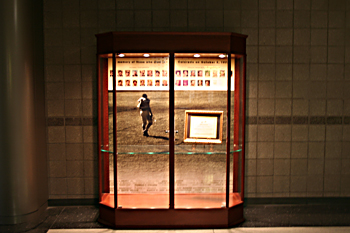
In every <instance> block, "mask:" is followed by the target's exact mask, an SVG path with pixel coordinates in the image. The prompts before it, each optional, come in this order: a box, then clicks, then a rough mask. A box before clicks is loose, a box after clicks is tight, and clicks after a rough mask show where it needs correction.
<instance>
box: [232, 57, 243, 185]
mask: <svg viewBox="0 0 350 233" xmlns="http://www.w3.org/2000/svg"><path fill="white" fill-rule="evenodd" d="M239 67H240V62H239V59H238V58H236V59H235V93H234V119H233V123H234V126H233V150H237V149H238V146H239V124H240V122H239V115H240V111H239V110H240V92H241V86H240V79H241V77H240V72H239ZM238 156H239V152H234V153H233V192H238Z"/></svg>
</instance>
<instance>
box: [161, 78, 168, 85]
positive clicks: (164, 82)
mask: <svg viewBox="0 0 350 233" xmlns="http://www.w3.org/2000/svg"><path fill="white" fill-rule="evenodd" d="M162 86H163V87H167V86H168V80H166V79H163V81H162Z"/></svg>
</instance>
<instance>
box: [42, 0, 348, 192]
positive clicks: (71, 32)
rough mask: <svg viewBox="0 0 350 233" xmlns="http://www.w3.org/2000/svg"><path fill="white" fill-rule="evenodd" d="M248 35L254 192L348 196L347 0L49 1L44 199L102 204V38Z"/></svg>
mask: <svg viewBox="0 0 350 233" xmlns="http://www.w3.org/2000/svg"><path fill="white" fill-rule="evenodd" d="M106 31H213V32H214V31H218V32H222V31H227V32H238V33H243V34H247V35H248V36H249V37H248V40H247V54H248V57H247V62H248V64H247V98H248V101H247V116H248V121H247V122H248V123H247V125H246V132H247V145H246V147H247V153H246V158H247V163H246V165H247V168H246V181H247V183H246V184H247V187H246V192H247V195H246V196H247V197H329V196H335V197H346V196H350V172H349V171H350V169H349V167H350V2H349V1H346V0H99V1H98V0H44V36H45V77H46V83H45V84H46V107H47V132H48V137H47V146H48V161H49V162H48V164H49V174H48V175H49V198H50V199H72V198H96V197H97V195H98V193H97V185H98V184H97V176H98V174H97V160H96V159H97V145H96V142H97V135H96V132H97V129H96V123H95V122H96V121H95V119H96V117H97V115H96V99H97V96H96V71H95V70H96V39H95V36H94V35H95V34H96V33H100V32H106Z"/></svg>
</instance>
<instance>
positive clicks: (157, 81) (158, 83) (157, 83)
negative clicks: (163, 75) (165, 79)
mask: <svg viewBox="0 0 350 233" xmlns="http://www.w3.org/2000/svg"><path fill="white" fill-rule="evenodd" d="M155 85H156V87H159V86H160V80H159V79H157V80H156V81H155Z"/></svg>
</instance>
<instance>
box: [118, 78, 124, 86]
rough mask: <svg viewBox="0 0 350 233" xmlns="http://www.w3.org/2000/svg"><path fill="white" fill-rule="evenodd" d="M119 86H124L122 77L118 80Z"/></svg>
mask: <svg viewBox="0 0 350 233" xmlns="http://www.w3.org/2000/svg"><path fill="white" fill-rule="evenodd" d="M118 86H119V87H122V86H123V80H121V79H119V80H118Z"/></svg>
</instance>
